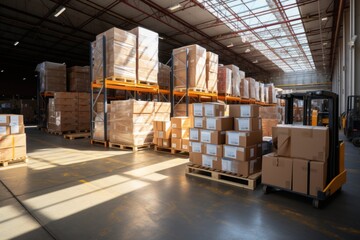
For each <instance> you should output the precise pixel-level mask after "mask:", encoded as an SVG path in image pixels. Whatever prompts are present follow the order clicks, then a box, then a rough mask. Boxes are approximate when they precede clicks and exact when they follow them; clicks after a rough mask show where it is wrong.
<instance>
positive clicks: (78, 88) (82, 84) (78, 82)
mask: <svg viewBox="0 0 360 240" xmlns="http://www.w3.org/2000/svg"><path fill="white" fill-rule="evenodd" d="M89 69H90V68H89V66H83V67H81V66H74V67H71V68H68V69H67V78H68V85H69V90H70V92H90V73H89Z"/></svg>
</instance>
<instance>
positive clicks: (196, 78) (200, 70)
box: [173, 44, 206, 89]
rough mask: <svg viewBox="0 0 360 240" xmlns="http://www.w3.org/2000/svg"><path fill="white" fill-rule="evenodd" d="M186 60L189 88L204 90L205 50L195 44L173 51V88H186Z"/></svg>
mask: <svg viewBox="0 0 360 240" xmlns="http://www.w3.org/2000/svg"><path fill="white" fill-rule="evenodd" d="M187 52H188V55H187ZM186 59H187V60H188V63H189V65H188V77H189V79H188V80H189V88H197V89H206V49H205V48H203V47H201V46H199V45H196V44H194V45H189V46H185V47H181V48H177V49H174V50H173V67H174V88H185V87H186Z"/></svg>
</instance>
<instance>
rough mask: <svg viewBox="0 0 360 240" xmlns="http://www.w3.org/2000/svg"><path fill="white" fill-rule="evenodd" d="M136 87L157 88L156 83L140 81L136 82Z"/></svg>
mask: <svg viewBox="0 0 360 240" xmlns="http://www.w3.org/2000/svg"><path fill="white" fill-rule="evenodd" d="M137 85H140V86H141V85H144V86H158V83H157V82H148V81H140V80H138V82H137Z"/></svg>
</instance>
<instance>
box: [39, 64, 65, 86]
mask: <svg viewBox="0 0 360 240" xmlns="http://www.w3.org/2000/svg"><path fill="white" fill-rule="evenodd" d="M35 70H36V71H37V72H39V78H40V92H65V91H66V65H65V64H62V63H53V62H43V63H40V64H38V65H37V66H36V69H35Z"/></svg>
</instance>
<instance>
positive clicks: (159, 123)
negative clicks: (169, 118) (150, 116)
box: [153, 121, 171, 131]
mask: <svg viewBox="0 0 360 240" xmlns="http://www.w3.org/2000/svg"><path fill="white" fill-rule="evenodd" d="M153 123H155V124H154V125H155V126H154V131H155V130H156V131H163V130H164V128H163V126H164V125H163V122H162V121H153ZM170 126H171V122H170Z"/></svg>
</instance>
